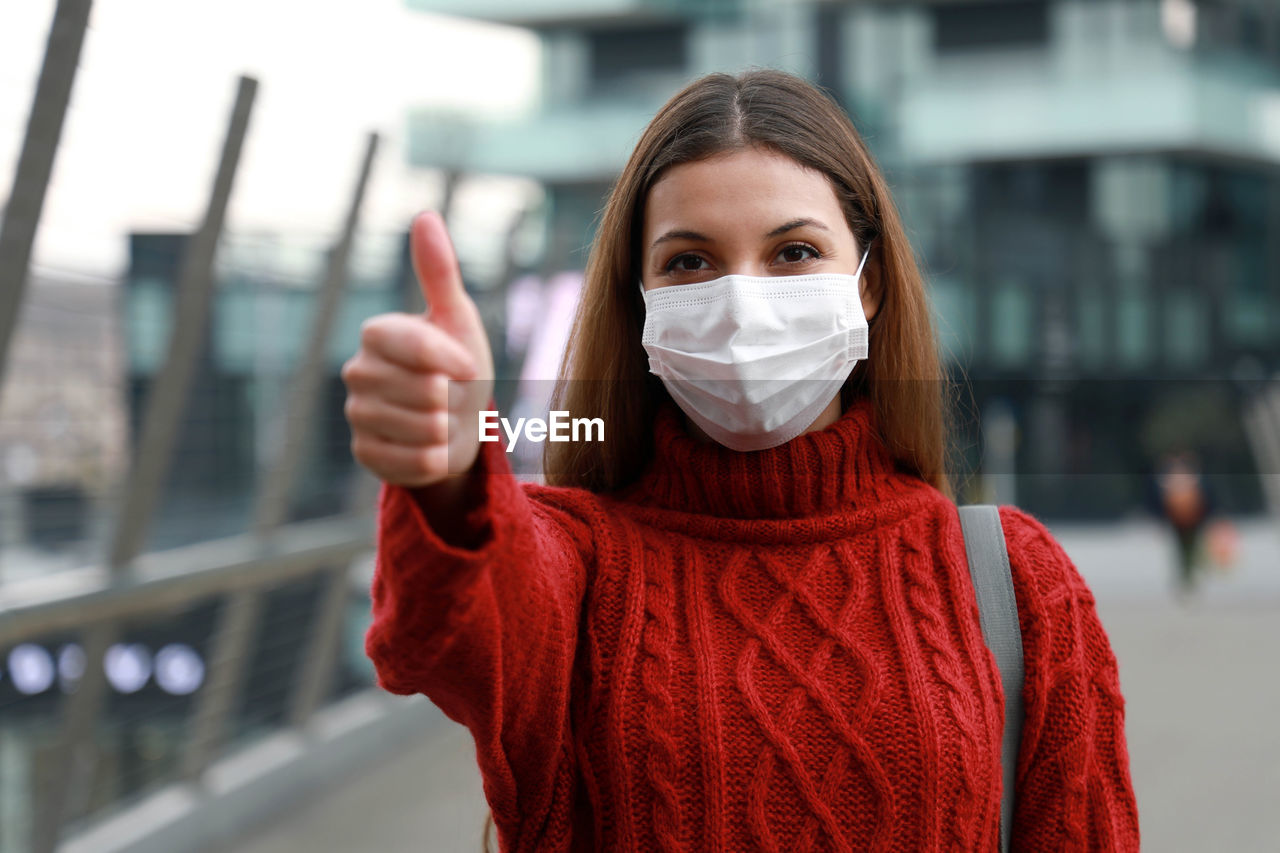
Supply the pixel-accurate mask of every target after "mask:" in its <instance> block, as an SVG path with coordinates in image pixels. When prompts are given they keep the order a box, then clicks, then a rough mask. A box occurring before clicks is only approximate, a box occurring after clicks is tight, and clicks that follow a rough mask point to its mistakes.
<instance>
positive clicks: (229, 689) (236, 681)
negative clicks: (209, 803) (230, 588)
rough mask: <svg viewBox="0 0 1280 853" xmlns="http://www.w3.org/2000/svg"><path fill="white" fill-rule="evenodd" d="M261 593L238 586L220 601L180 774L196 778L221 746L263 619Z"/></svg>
mask: <svg viewBox="0 0 1280 853" xmlns="http://www.w3.org/2000/svg"><path fill="white" fill-rule="evenodd" d="M262 608H263V593H262V590H261V589H259V588H257V587H254V588H251V589H243V590H239V591H237V592H236V593H234V594H232V595H230V596H228V597H227V599H226V600H224V601H223V602H222V607H221V608H220V610H219V613H218V628H217V633H216V634H214V650H213V655H212V658H211V660H210V662H209V675H208V678H207V680H206V681H205V684H204V688H203V689H202V690H201V691H200V697H199V699H198V704H197V706H196V709H195V712H194V713H195V716H194V718H193V720H192V724H191V728H192V730H191V736H190V738H189V739H188V740H187V750H186V753H185V754H184V755H183V756H182V767H181V771H180V772H181V774H182V777H183V778H184V779H186V780H188V781H191V782H198V781H199V780H200V777H201V776H202V775H203V773H204V770H205V768H206V767H208V766H209V762H210V761H212V760H213V757H214V756H215V755H216V754H217V752H218V749H219V748H220V747H221V746H222V741H223V737H224V735H225V734H226V730H227V721H228V719H229V718H230V717H231V713H232V711H234V710H235V707H234V706H235V700H236V698H237V697H238V696H239V695H240V683H241V681H242V680H243V679H244V670H245V665H246V664H247V663H248V658H249V655H248V650H249V649H250V648H251V647H252V646H253V640H254V637H255V635H256V634H257V632H258V625H259V623H261V621H262Z"/></svg>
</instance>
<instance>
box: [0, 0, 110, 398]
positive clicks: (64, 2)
mask: <svg viewBox="0 0 1280 853" xmlns="http://www.w3.org/2000/svg"><path fill="white" fill-rule="evenodd" d="M91 5H92V3H91V2H90V0H59V2H58V7H57V9H56V10H55V11H54V13H53V25H52V26H51V27H50V28H49V41H48V44H47V46H46V47H45V51H44V64H43V65H42V66H41V67H40V79H39V81H38V82H37V83H36V94H35V98H34V100H33V101H32V104H31V116H30V118H28V119H27V133H26V136H25V137H24V138H23V141H22V153H21V154H19V155H18V168H17V171H16V173H15V174H14V177H13V188H12V190H11V191H10V193H9V200H8V202H7V203H6V205H5V212H4V222H3V223H2V224H0V379H2V378H3V377H4V372H5V367H6V364H7V357H8V353H9V343H10V341H11V340H12V338H13V330H14V329H15V328H16V327H17V325H18V311H19V309H20V308H21V307H22V295H23V292H24V291H25V290H26V287H27V275H28V271H29V267H30V264H31V247H32V246H33V245H34V243H35V239H36V230H37V228H39V225H40V214H41V212H42V211H43V210H44V197H45V191H46V190H47V189H48V187H49V177H50V176H51V175H52V174H53V161H54V157H55V155H56V154H57V153H58V142H59V141H60V140H61V138H62V123H63V119H64V118H66V115H67V104H68V103H70V101H71V87H72V84H73V83H74V82H75V79H76V67H77V66H78V64H79V62H80V48H81V46H82V45H83V44H84V34H85V30H86V29H88V26H89V9H90V7H91Z"/></svg>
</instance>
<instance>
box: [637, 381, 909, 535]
mask: <svg viewBox="0 0 1280 853" xmlns="http://www.w3.org/2000/svg"><path fill="white" fill-rule="evenodd" d="M900 478H901V475H900V474H898V473H897V471H896V469H895V467H894V462H893V458H892V456H890V454H889V451H888V449H887V448H886V447H885V445H884V441H883V439H882V438H881V435H880V430H879V425H878V421H877V418H876V416H875V411H874V406H873V405H872V402H871V400H870V399H869V398H865V397H864V398H860V399H858V400H856V401H854V402H853V404H852V405H850V406H849V408H848V409H846V410H845V412H844V413H843V414H842V415H841V416H840V418H839V420H837V421H836V422H835V423H833V424H831V425H830V426H828V427H826V428H824V429H821V430H815V431H814V432H808V433H804V434H803V435H800V436H797V437H796V438H793V439H792V440H791V441H789V442H787V443H786V444H783V445H780V446H778V447H773V448H769V449H768V450H758V451H753V452H748V453H741V452H738V451H736V450H730V449H729V448H727V447H724V446H723V445H720V444H717V443H715V442H713V441H707V442H703V441H699V440H698V439H696V438H694V437H692V436H691V435H690V434H689V432H688V430H687V428H686V426H685V421H684V417H683V415H682V413H681V412H680V410H679V409H678V408H677V407H676V406H675V404H674V403H671V402H670V401H666V402H665V403H664V404H663V405H662V406H660V407H659V410H658V414H657V418H656V420H655V423H654V446H653V459H652V461H651V462H650V464H649V467H648V469H647V470H646V471H645V473H644V474H642V475H641V477H640V479H639V480H638V481H636V482H635V483H634V484H633V485H632V486H631V487H629V488H628V489H626V490H625V492H624V494H623V495H622V496H621V497H623V499H624V500H627V501H630V502H633V503H638V504H641V505H646V506H655V507H662V508H665V509H669V510H676V511H680V512H688V513H695V514H701V515H712V516H719V517H722V518H802V517H807V516H821V515H829V514H832V513H836V512H847V511H850V510H853V509H857V508H861V507H863V506H866V505H869V504H874V503H877V502H879V501H880V500H881V499H883V498H884V497H886V496H887V494H888V493H889V492H892V491H894V490H895V489H894V484H895V482H896V481H897V480H899V479H900Z"/></svg>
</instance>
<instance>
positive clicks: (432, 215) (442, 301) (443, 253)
mask: <svg viewBox="0 0 1280 853" xmlns="http://www.w3.org/2000/svg"><path fill="white" fill-rule="evenodd" d="M409 254H410V257H411V258H412V259H413V271H414V274H415V275H416V276H417V277H418V286H419V287H420V288H422V298H423V299H425V300H426V303H427V312H428V313H430V314H436V315H449V314H452V313H453V312H454V311H455V310H456V309H457V308H458V307H459V306H460V305H462V304H464V303H465V302H466V301H467V300H469V299H470V297H469V296H467V291H466V288H465V287H463V284H462V273H461V271H460V270H459V268H458V256H457V253H456V252H454V249H453V241H452V240H451V239H450V238H449V232H448V230H447V229H446V228H445V225H444V220H443V219H441V218H440V214H438V213H436V212H435V211H426V212H425V213H420V214H418V216H417V217H416V218H415V219H414V220H413V225H412V226H411V227H410V229H409Z"/></svg>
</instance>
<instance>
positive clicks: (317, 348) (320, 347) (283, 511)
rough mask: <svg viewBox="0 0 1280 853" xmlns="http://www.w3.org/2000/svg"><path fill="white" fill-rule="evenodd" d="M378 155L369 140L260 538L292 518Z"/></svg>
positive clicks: (288, 418)
mask: <svg viewBox="0 0 1280 853" xmlns="http://www.w3.org/2000/svg"><path fill="white" fill-rule="evenodd" d="M377 151H378V135H377V134H376V133H371V134H369V140H368V143H367V145H366V147H365V152H364V161H363V163H362V164H361V166H360V176H359V178H358V179H357V181H356V189H355V194H354V195H353V196H352V197H351V204H350V207H349V208H348V209H347V217H346V221H345V222H344V223H343V227H342V234H341V236H340V237H339V238H338V242H337V244H336V245H335V246H334V249H333V251H332V252H331V253H330V255H329V265H328V268H327V270H326V273H325V279H324V284H323V286H322V287H321V290H320V294H319V297H318V299H317V305H316V311H315V315H314V317H313V319H312V321H311V338H310V340H309V341H308V343H307V349H306V352H305V354H304V355H303V358H302V363H301V364H300V365H299V367H298V371H297V373H296V374H295V375H294V379H293V382H292V383H290V388H291V393H290V396H289V401H288V404H287V406H286V409H285V413H284V417H285V428H284V430H282V431H281V434H282V435H283V436H284V446H283V448H281V452H280V453H279V454H278V456H277V457H276V458H277V462H276V464H275V465H274V466H273V467H272V469H271V471H270V472H269V473H268V474H267V479H266V482H265V483H264V484H263V488H262V492H261V493H259V496H258V497H259V499H258V505H257V508H256V510H255V512H254V519H255V526H256V532H257V533H258V534H259V535H266V534H268V533H270V532H271V531H272V530H274V529H275V528H276V527H278V526H279V525H280V524H281V523H282V522H283V521H284V520H285V516H286V515H287V514H288V510H289V495H290V490H291V487H292V485H293V480H294V476H295V475H296V473H297V470H298V463H299V462H300V461H301V459H302V451H303V449H304V448H305V447H306V439H307V437H308V435H309V433H310V429H309V426H310V424H311V422H312V421H313V420H314V418H313V417H312V415H313V411H312V410H313V409H314V408H315V406H316V400H317V397H318V393H317V392H318V391H319V390H320V381H321V379H322V378H323V375H324V367H325V351H326V350H327V349H328V345H329V336H330V333H331V332H332V329H333V318H334V316H335V315H336V314H337V313H338V305H339V304H340V303H341V302H342V293H343V289H344V286H345V285H346V282H347V267H348V265H349V261H350V258H351V246H352V243H353V242H354V241H355V233H356V227H357V225H358V224H359V222H360V208H361V206H362V205H363V203H364V196H365V189H366V188H367V186H368V184H369V175H370V173H371V172H372V171H373V160H374V157H375V155H376V154H377Z"/></svg>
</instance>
